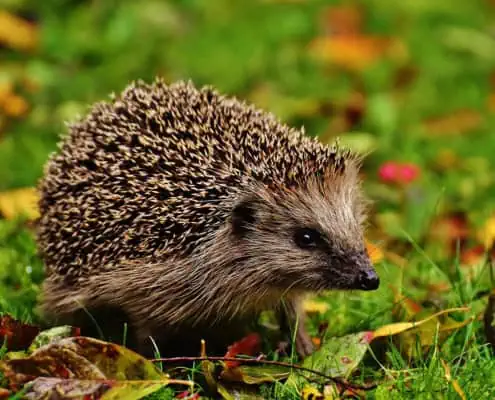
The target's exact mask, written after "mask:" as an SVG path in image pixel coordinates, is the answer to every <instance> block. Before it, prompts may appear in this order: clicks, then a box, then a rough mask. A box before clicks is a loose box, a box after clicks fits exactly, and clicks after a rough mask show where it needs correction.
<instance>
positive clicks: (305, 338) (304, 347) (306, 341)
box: [296, 327, 315, 358]
mask: <svg viewBox="0 0 495 400" xmlns="http://www.w3.org/2000/svg"><path fill="white" fill-rule="evenodd" d="M314 349H315V348H314V345H313V341H312V340H311V337H310V336H309V334H308V332H306V329H304V327H298V329H297V334H296V350H297V353H298V354H299V355H300V356H301V357H302V358H305V357H307V356H309V355H310V354H311V353H312V352H313V351H314Z"/></svg>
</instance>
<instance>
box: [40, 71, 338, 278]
mask: <svg viewBox="0 0 495 400" xmlns="http://www.w3.org/2000/svg"><path fill="white" fill-rule="evenodd" d="M332 154H333V153H331V152H330V150H329V149H327V148H324V147H322V146H321V145H320V144H318V143H317V142H315V141H313V140H310V139H307V138H304V137H303V136H302V135H301V133H300V132H299V131H295V130H291V129H289V128H288V127H286V126H285V125H282V124H280V123H279V122H278V121H277V120H276V119H274V118H273V117H272V116H271V115H269V114H266V113H262V112H260V111H258V110H256V109H254V108H253V107H249V106H247V105H245V104H243V103H241V102H238V101H237V100H235V99H231V98H225V97H222V96H219V95H218V94H217V93H215V92H213V91H212V90H211V89H209V88H204V89H201V90H197V89H195V88H194V87H193V86H192V85H191V84H184V83H178V84H174V85H171V86H166V85H164V84H163V83H162V82H161V81H157V82H155V83H154V84H153V85H145V84H141V83H140V84H138V85H132V86H130V87H129V88H128V89H126V91H125V92H124V93H123V94H122V96H119V97H117V98H116V99H114V100H113V102H112V103H110V104H109V103H99V104H97V105H96V106H95V107H93V109H92V111H91V112H90V114H89V115H88V116H87V117H86V118H85V119H84V120H83V121H81V122H79V123H76V124H73V125H71V127H70V132H69V135H68V137H66V138H65V139H64V141H63V143H62V146H61V149H60V152H59V153H58V154H57V155H55V156H54V157H52V159H51V160H50V161H49V163H48V164H47V166H46V169H45V177H44V179H43V180H42V182H41V184H40V192H41V201H40V211H41V218H40V221H39V229H38V241H39V245H40V250H41V254H42V255H43V257H44V260H45V263H46V265H47V267H48V271H49V272H51V273H58V274H61V275H68V276H70V277H77V276H80V275H84V274H89V273H91V270H92V269H94V268H102V267H103V266H112V265H115V264H118V263H119V261H121V260H124V259H125V260H131V259H138V258H139V259H141V258H144V259H148V260H159V259H160V257H163V255H164V254H166V253H169V254H170V253H173V254H176V255H180V254H187V253H189V252H190V251H192V250H193V249H194V246H195V244H197V243H198V242H199V241H200V240H201V239H202V238H204V237H205V234H206V232H208V231H212V230H214V229H216V228H217V227H218V226H220V225H221V224H222V223H223V222H224V220H225V215H226V214H225V206H226V204H229V202H230V201H231V200H232V199H233V198H235V195H236V193H238V191H239V190H240V189H241V188H242V186H243V182H244V181H245V180H247V179H255V180H261V181H270V182H273V181H280V182H283V181H288V180H290V179H292V178H297V177H298V176H299V177H300V176H301V175H304V174H305V173H306V174H307V173H308V165H313V166H314V168H317V169H318V168H321V167H322V165H323V164H325V163H326V162H327V161H328V156H329V155H332ZM320 164H321V165H320ZM291 177H292V178H291Z"/></svg>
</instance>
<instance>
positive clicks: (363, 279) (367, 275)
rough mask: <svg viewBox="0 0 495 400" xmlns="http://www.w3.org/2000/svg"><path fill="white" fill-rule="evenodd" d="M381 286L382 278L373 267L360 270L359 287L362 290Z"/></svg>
mask: <svg viewBox="0 0 495 400" xmlns="http://www.w3.org/2000/svg"><path fill="white" fill-rule="evenodd" d="M378 286H380V278H378V275H377V274H376V272H375V271H373V270H372V269H369V270H366V271H362V272H360V274H359V276H358V278H357V287H358V288H359V289H361V290H375V289H378Z"/></svg>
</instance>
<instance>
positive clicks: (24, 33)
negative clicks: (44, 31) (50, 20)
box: [0, 10, 38, 50]
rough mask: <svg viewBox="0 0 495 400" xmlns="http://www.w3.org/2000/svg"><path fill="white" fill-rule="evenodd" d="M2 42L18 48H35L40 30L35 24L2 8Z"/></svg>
mask: <svg viewBox="0 0 495 400" xmlns="http://www.w3.org/2000/svg"><path fill="white" fill-rule="evenodd" d="M0 43H2V44H4V45H6V46H8V47H11V48H13V49H16V50H33V49H34V48H35V47H36V45H37V43H38V30H37V28H36V26H35V25H34V24H32V23H30V22H27V21H25V20H23V19H22V18H19V17H17V16H15V15H13V14H11V13H9V12H7V11H3V10H0Z"/></svg>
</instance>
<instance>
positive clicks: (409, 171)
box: [400, 163, 419, 183]
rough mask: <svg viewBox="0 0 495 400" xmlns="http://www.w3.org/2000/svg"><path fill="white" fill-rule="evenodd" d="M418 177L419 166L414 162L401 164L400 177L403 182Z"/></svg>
mask: <svg viewBox="0 0 495 400" xmlns="http://www.w3.org/2000/svg"><path fill="white" fill-rule="evenodd" d="M418 177H419V167H418V166H417V165H415V164H410V163H409V164H402V166H401V168H400V178H401V181H402V182H403V183H410V182H414V181H415V180H416V179H418Z"/></svg>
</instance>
